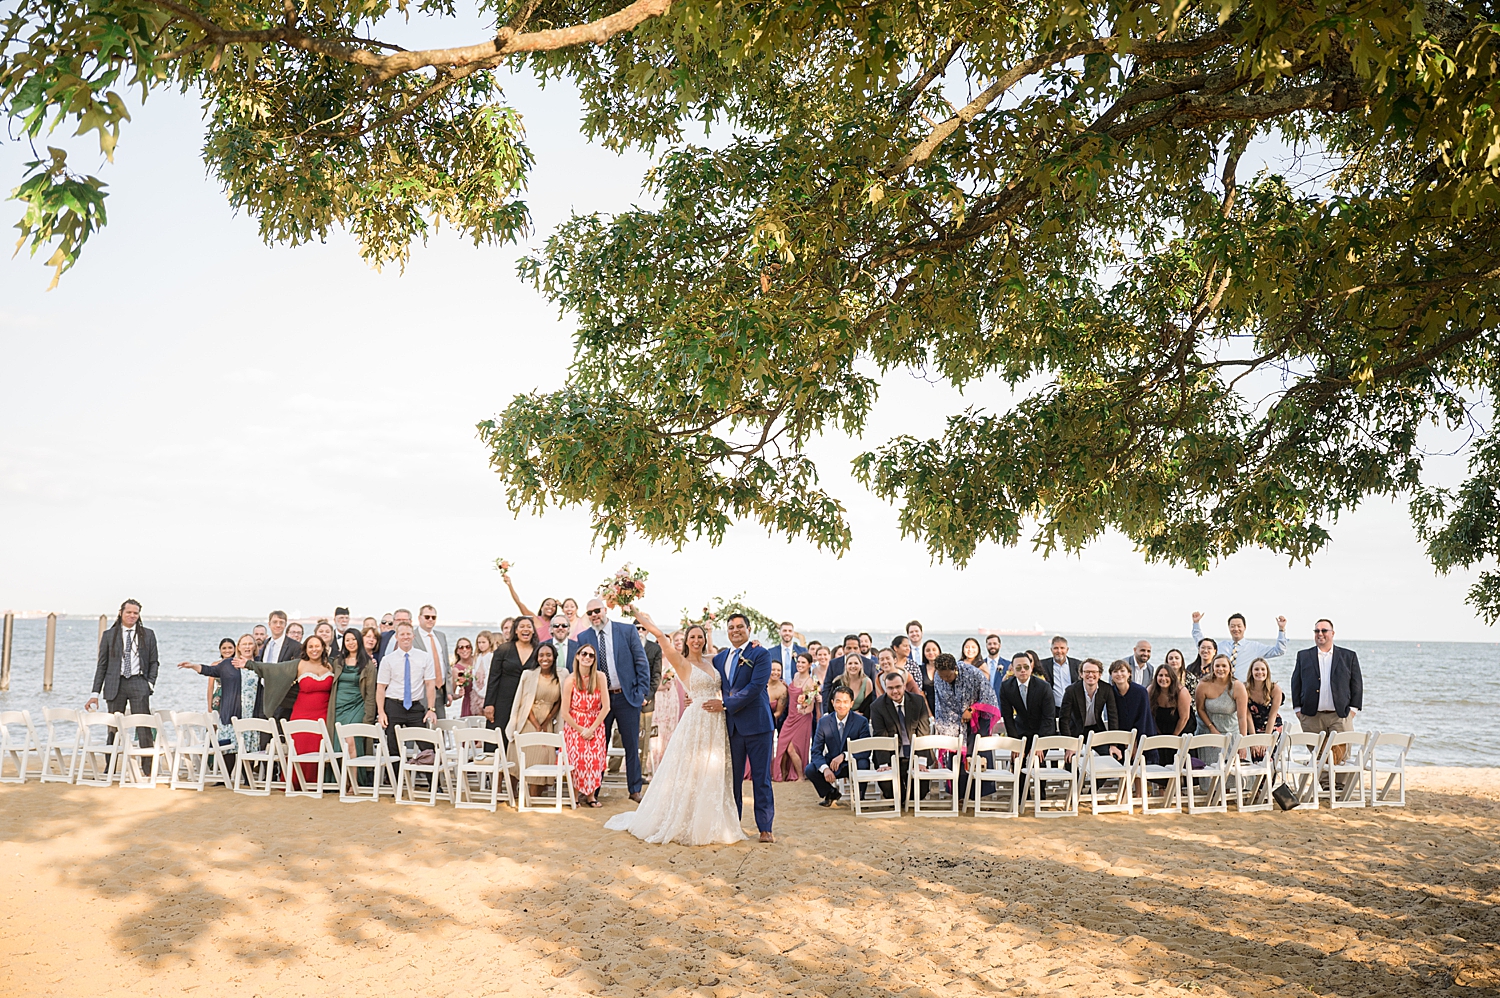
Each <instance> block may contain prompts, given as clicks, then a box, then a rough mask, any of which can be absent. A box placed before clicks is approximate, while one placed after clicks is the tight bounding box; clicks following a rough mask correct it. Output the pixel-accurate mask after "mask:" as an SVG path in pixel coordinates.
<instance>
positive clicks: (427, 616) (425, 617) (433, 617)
mask: <svg viewBox="0 0 1500 998" xmlns="http://www.w3.org/2000/svg"><path fill="white" fill-rule="evenodd" d="M422 619H423V620H437V614H435V613H424V614H422Z"/></svg>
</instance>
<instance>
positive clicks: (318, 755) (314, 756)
mask: <svg viewBox="0 0 1500 998" xmlns="http://www.w3.org/2000/svg"><path fill="white" fill-rule="evenodd" d="M281 733H282V735H283V736H285V742H284V744H285V746H286V749H285V752H286V754H285V755H284V756H283V761H284V762H285V764H286V795H287V796H288V797H322V796H323V791H324V790H337V789H339V784H340V782H342V781H341V780H340V778H339V760H340V758H341V757H342V756H343V753H342V752H340V751H339V750H338V748H337V746H335V745H334V744H333V739H331V738H329V737H328V725H327V724H326V723H324V722H323V721H312V720H307V721H282V722H281ZM293 735H317V736H318V743H317V746H316V747H315V748H313V749H312V750H311V751H309V752H299V751H298V750H297V740H296V739H295V738H293V737H292V736H293ZM305 766H316V767H317V768H315V769H314V770H313V774H314V775H313V776H312V778H311V779H309V778H308V776H307V773H306V772H305V771H304V767H305Z"/></svg>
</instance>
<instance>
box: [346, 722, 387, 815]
mask: <svg viewBox="0 0 1500 998" xmlns="http://www.w3.org/2000/svg"><path fill="white" fill-rule="evenodd" d="M334 728H335V729H336V730H337V732H338V736H339V744H340V745H341V746H342V747H343V749H344V765H343V766H342V767H341V768H340V771H339V800H341V801H343V802H345V803H349V802H352V801H361V800H373V801H378V800H380V795H381V794H385V793H388V794H390V795H391V796H392V797H394V796H396V766H395V763H394V761H393V760H392V759H391V755H390V753H389V752H387V751H386V748H385V729H384V728H382V727H381V726H380V725H378V724H344V723H342V722H335V723H334ZM356 739H367V740H368V741H369V743H370V751H369V752H366V753H363V754H361V753H360V751H359V742H358V741H356ZM363 769H368V770H369V771H370V785H369V786H368V787H362V786H360V785H359V773H360V770H363Z"/></svg>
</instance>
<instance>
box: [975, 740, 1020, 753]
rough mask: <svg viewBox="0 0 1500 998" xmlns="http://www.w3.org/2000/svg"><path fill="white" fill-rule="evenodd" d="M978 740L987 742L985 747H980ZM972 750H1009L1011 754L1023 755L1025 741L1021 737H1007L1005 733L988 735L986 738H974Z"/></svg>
mask: <svg viewBox="0 0 1500 998" xmlns="http://www.w3.org/2000/svg"><path fill="white" fill-rule="evenodd" d="M980 742H988V743H989V744H988V745H987V747H986V748H984V749H980V747H979V743H980ZM974 751H976V752H979V751H985V752H1009V753H1010V754H1011V755H1013V756H1015V755H1023V754H1025V752H1026V741H1025V739H1022V738H1007V737H1006V736H1005V735H990V736H989V737H988V738H976V739H974Z"/></svg>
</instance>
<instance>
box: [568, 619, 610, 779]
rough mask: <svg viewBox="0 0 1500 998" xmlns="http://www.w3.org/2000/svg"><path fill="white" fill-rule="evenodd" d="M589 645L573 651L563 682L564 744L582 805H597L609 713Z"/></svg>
mask: <svg viewBox="0 0 1500 998" xmlns="http://www.w3.org/2000/svg"><path fill="white" fill-rule="evenodd" d="M597 666H598V658H597V657H596V655H595V653H594V648H593V646H592V645H583V646H581V647H580V648H579V649H578V650H577V651H576V652H574V653H573V674H572V675H570V676H569V677H568V678H567V679H566V680H564V682H563V691H562V700H563V703H565V704H566V705H567V708H568V709H567V712H566V713H564V714H563V744H564V745H566V746H567V749H568V762H570V763H572V765H573V788H574V789H575V790H577V791H578V796H579V799H580V800H582V801H583V804H584V806H585V807H598V806H599V784H600V782H601V781H602V780H603V779H604V761H605V756H606V748H607V746H606V745H605V744H604V719H605V718H606V717H608V716H609V687H608V685H607V684H606V682H605V679H604V673H602V672H600V671H599V670H598V668H597Z"/></svg>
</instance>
